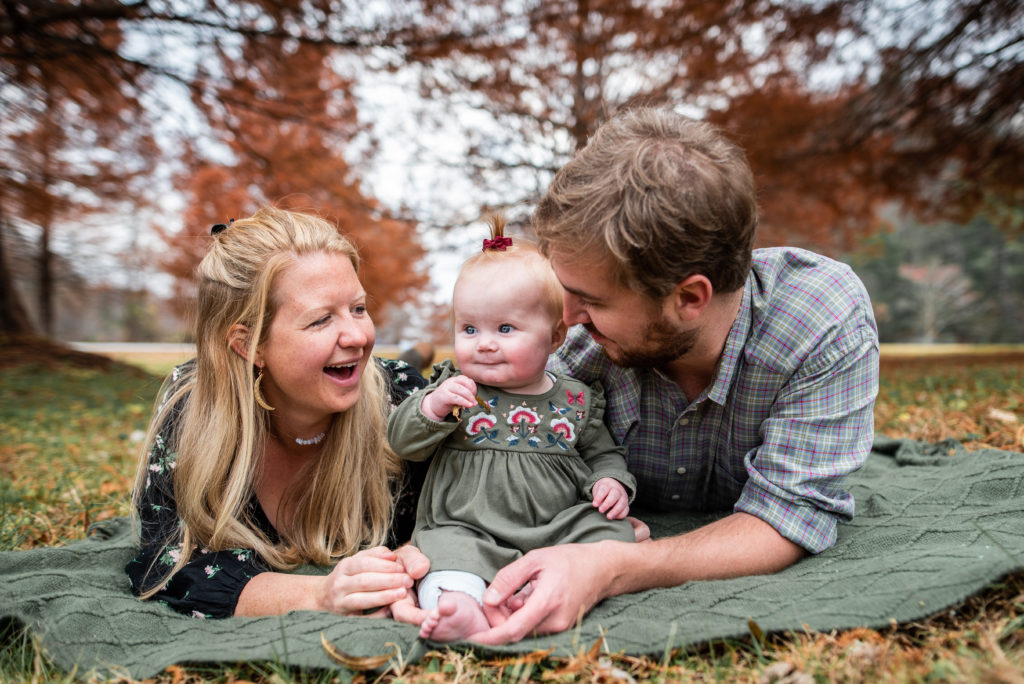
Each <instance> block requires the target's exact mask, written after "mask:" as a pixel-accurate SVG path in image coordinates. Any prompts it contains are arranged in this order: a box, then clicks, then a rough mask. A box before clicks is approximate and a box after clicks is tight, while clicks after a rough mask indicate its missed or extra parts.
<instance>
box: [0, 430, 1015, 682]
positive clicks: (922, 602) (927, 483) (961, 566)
mask: <svg viewBox="0 0 1024 684" xmlns="http://www.w3.org/2000/svg"><path fill="white" fill-rule="evenodd" d="M847 484H848V485H849V487H850V489H851V490H852V492H853V494H854V496H855V498H856V516H855V518H854V520H853V521H852V522H850V523H847V524H841V525H840V526H839V539H838V542H837V543H836V545H835V546H834V547H833V548H831V549H829V550H827V551H825V552H823V553H821V554H819V555H817V556H813V557H808V558H805V559H804V560H801V561H800V562H799V563H797V564H796V565H794V566H792V567H790V568H788V569H786V570H783V571H782V572H779V573H777V574H775V575H770V576H760V577H744V578H739V579H731V580H717V581H704V582H689V583H686V584H683V585H681V586H678V587H674V588H671V589H655V590H650V591H643V592H639V593H635V594H627V595H624V596H616V597H613V598H610V599H607V600H605V601H603V602H601V603H600V604H598V605H597V606H596V607H595V608H594V609H593V610H592V611H591V612H590V613H589V614H588V615H587V616H586V618H585V619H584V620H583V621H582V623H581V624H580V625H579V626H578V627H576V628H575V629H572V630H569V631H567V632H564V633H561V634H555V635H549V636H540V637H536V638H528V639H525V640H523V641H521V642H519V643H516V644H510V645H508V646H502V647H493V648H491V647H488V648H482V647H480V646H470V645H461V646H458V647H459V648H463V647H465V648H473V649H475V651H476V652H477V653H491V654H494V653H508V654H511V653H523V652H530V651H535V650H546V649H549V648H553V651H552V655H553V656H568V655H573V654H576V653H579V652H580V650H581V649H587V648H588V647H589V646H590V645H591V644H593V643H594V642H595V640H597V639H598V638H599V637H600V636H601V635H602V634H603V635H604V639H605V642H606V645H607V648H608V649H609V650H610V651H612V652H625V653H629V654H636V655H639V654H648V655H655V656H660V655H662V654H663V653H665V652H666V649H671V648H678V647H684V646H690V645H695V644H698V643H701V642H707V641H711V640H719V639H724V638H733V637H742V636H747V635H749V634H750V630H751V629H752V627H751V621H752V622H753V623H754V624H755V625H756V626H757V627H756V628H753V629H754V630H755V631H758V628H759V630H760V631H762V632H763V633H769V632H785V631H802V630H804V629H808V628H809V629H811V630H820V631H827V630H833V629H844V628H853V627H875V628H877V627H885V626H888V625H890V624H891V623H892V621H897V622H907V621H913V620H918V619H921V618H923V617H926V616H928V615H932V614H934V613H937V612H940V611H943V610H946V609H948V608H949V607H950V606H952V605H954V604H956V603H958V602H960V601H962V600H964V599H965V598H967V597H968V596H970V595H971V594H973V593H976V592H978V591H979V590H981V589H983V588H984V587H985V586H986V585H988V584H990V583H992V582H994V581H996V580H998V579H999V578H1000V577H1001V576H1003V575H1005V574H1007V573H1008V572H1011V571H1015V570H1020V569H1022V568H1024V454H1022V453H1015V452H1009V451H1000V450H995V449H988V450H981V451H972V452H967V451H965V450H964V449H963V448H962V446H961V445H960V444H958V443H956V442H953V441H946V442H939V443H934V444H926V443H919V442H912V441H906V440H891V439H883V438H879V439H878V440H876V443H875V446H874V448H873V452H872V454H871V456H870V458H869V459H868V461H867V464H866V465H865V466H864V467H863V468H861V469H860V470H859V471H858V472H857V473H855V474H854V475H852V476H851V477H850V478H849V479H848V482H847ZM640 515H641V517H642V518H643V519H644V520H646V521H647V522H648V523H649V524H650V526H651V530H652V532H653V536H655V537H663V536H667V535H674V534H679V533H682V532H685V531H687V530H689V529H693V528H695V527H698V526H700V525H703V524H705V523H707V522H709V521H710V520H711V519H713V518H712V517H709V516H706V515H691V514H678V513H676V514H658V515H645V514H643V513H640ZM133 555H134V550H133V548H132V539H131V534H130V524H129V521H128V520H127V519H121V518H119V519H115V520H110V521H106V522H104V523H101V524H98V525H96V526H94V528H93V529H92V530H91V534H90V536H89V537H88V538H86V539H83V540H81V541H76V542H74V543H71V544H68V545H67V546H64V547H60V548H38V549H33V550H28V551H9V552H4V553H0V623H2V622H8V623H10V622H11V621H13V623H14V624H15V625H17V626H23V627H24V628H25V629H27V630H28V631H29V632H31V633H32V634H34V635H36V636H37V637H38V639H39V643H40V644H41V646H42V648H43V649H44V650H45V652H46V653H47V655H48V656H49V657H50V658H51V659H52V660H53V661H54V662H55V663H56V664H57V665H59V666H60V667H62V668H64V669H66V670H68V671H71V670H74V671H75V672H76V673H77V675H78V676H80V677H82V676H88V674H89V673H94V674H95V675H98V676H101V677H110V676H128V677H131V678H134V679H142V678H146V677H151V676H153V675H154V674H156V673H158V672H160V671H161V670H162V669H164V668H165V667H167V666H168V665H171V664H176V663H178V664H180V663H225V664H227V663H237V662H253V661H272V662H277V663H281V664H286V665H288V666H293V667H301V668H335V669H339V670H340V671H341V672H340V674H341V675H342V679H344V680H348V679H349V678H350V676H351V674H352V673H351V672H350V671H348V670H347V669H346V668H344V667H343V666H342V665H340V664H338V663H337V662H336V661H334V660H332V659H331V658H330V657H329V655H328V653H327V651H326V650H325V648H324V645H323V641H322V639H325V640H327V641H328V642H330V644H333V647H334V648H336V649H337V650H339V651H341V652H343V653H345V654H348V655H350V656H378V655H382V654H387V653H391V652H392V651H393V649H394V648H395V647H397V653H398V654H399V655H400V657H401V658H402V659H403V660H404V661H406V662H414V661H416V660H417V659H419V658H420V657H422V655H423V654H424V653H426V652H427V651H429V650H431V649H432V648H435V647H437V646H438V645H437V644H432V643H429V642H427V643H425V642H423V641H421V640H419V639H418V634H417V632H418V629H417V628H416V627H413V626H410V625H403V624H398V623H395V622H393V621H391V620H376V619H368V618H344V617H338V616H335V615H330V614H326V613H317V612H310V611H298V612H294V613H289V614H287V615H284V616H276V617H264V618H230V619H226V620H197V619H194V618H190V617H185V616H183V615H179V614H178V613H175V612H173V611H172V610H170V609H169V608H167V607H165V606H163V605H160V604H158V603H153V602H141V601H138V600H137V599H135V598H134V597H133V596H132V595H131V594H130V592H129V589H128V581H127V578H126V576H125V574H124V572H123V567H124V564H125V563H126V562H127V561H128V560H129V559H130V558H131V557H132V556H133ZM389 644H392V645H389Z"/></svg>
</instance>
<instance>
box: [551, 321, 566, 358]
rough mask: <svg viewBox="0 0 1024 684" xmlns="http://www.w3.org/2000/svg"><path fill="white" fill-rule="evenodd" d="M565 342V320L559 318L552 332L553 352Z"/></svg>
mask: <svg viewBox="0 0 1024 684" xmlns="http://www.w3.org/2000/svg"><path fill="white" fill-rule="evenodd" d="M563 342H565V321H564V320H559V321H558V324H557V325H556V326H555V329H554V330H553V331H552V333H551V352H554V351H555V350H557V349H558V348H559V347H561V346H562V343H563Z"/></svg>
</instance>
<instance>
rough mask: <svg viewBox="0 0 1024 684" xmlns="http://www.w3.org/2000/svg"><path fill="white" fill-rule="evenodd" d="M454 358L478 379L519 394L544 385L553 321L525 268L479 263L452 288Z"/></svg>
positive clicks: (466, 372)
mask: <svg viewBox="0 0 1024 684" xmlns="http://www.w3.org/2000/svg"><path fill="white" fill-rule="evenodd" d="M453 304H454V310H455V316H454V318H455V362H456V364H457V365H458V367H459V370H460V371H462V372H463V373H464V374H465V375H466V376H468V377H470V378H472V379H473V380H475V381H476V382H479V383H482V384H484V385H490V386H491V387H498V388H501V389H504V390H507V391H510V392H515V393H519V394H536V393H538V392H540V391H542V390H543V389H544V388H546V386H547V382H546V379H545V375H544V366H545V365H546V364H547V359H548V355H549V354H550V353H551V352H552V351H553V350H554V349H553V347H554V343H555V341H556V328H557V325H558V322H557V321H553V320H551V318H552V317H551V314H550V313H549V311H548V308H547V307H546V306H545V305H544V301H543V298H542V292H541V288H540V287H539V286H538V285H537V284H536V282H534V281H533V279H532V278H531V275H530V273H529V272H528V271H524V270H523V269H505V270H502V269H500V268H499V267H497V266H494V265H480V266H477V267H475V268H473V269H472V270H470V271H469V272H467V273H464V274H463V275H462V277H461V278H460V279H459V282H458V283H457V284H456V286H455V296H454V298H453Z"/></svg>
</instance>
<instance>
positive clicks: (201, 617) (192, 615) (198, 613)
mask: <svg viewBox="0 0 1024 684" xmlns="http://www.w3.org/2000/svg"><path fill="white" fill-rule="evenodd" d="M191 617H194V618H199V619H200V620H205V619H206V615H204V614H203V613H200V612H199V611H198V610H193V611H192V613H191Z"/></svg>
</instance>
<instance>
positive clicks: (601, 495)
mask: <svg viewBox="0 0 1024 684" xmlns="http://www.w3.org/2000/svg"><path fill="white" fill-rule="evenodd" d="M590 491H591V493H592V494H593V495H594V508H596V509H597V510H599V511H601V512H602V513H604V514H605V515H606V516H607V517H608V519H609V520H621V519H622V518H625V517H626V516H627V515H628V514H629V494H627V493H626V488H625V487H623V486H622V483H621V482H619V481H618V480H616V479H615V478H613V477H602V478H601V479H600V480H598V481H597V482H595V483H594V487H593V489H591V490H590Z"/></svg>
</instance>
